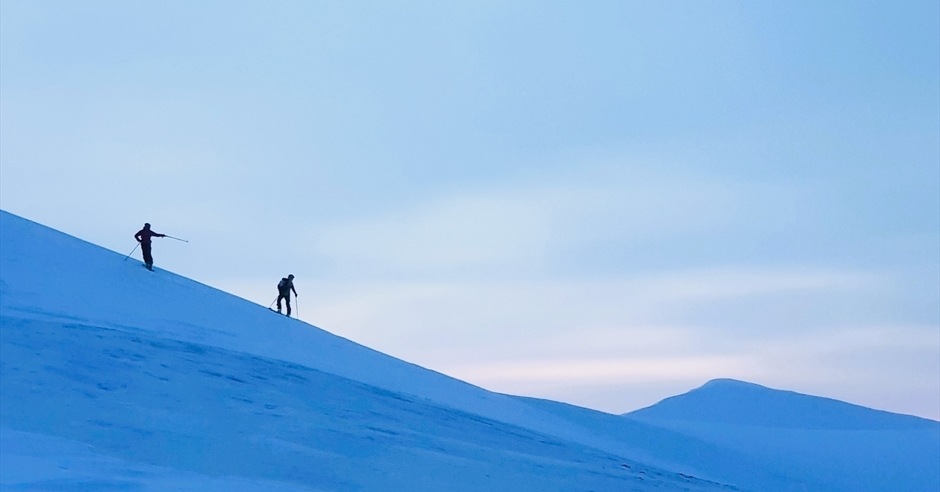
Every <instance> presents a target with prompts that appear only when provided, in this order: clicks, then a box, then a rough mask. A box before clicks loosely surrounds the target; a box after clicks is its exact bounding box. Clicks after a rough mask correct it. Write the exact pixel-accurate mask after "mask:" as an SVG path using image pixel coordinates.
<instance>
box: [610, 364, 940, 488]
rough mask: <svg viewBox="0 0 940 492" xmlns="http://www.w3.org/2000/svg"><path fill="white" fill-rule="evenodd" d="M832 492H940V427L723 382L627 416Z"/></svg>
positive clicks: (834, 402)
mask: <svg viewBox="0 0 940 492" xmlns="http://www.w3.org/2000/svg"><path fill="white" fill-rule="evenodd" d="M626 417H628V418H629V419H630V420H631V423H635V422H643V423H647V424H652V425H656V426H659V427H661V428H663V429H668V430H672V431H675V432H679V433H681V434H683V435H687V436H691V437H696V438H699V439H701V440H703V441H706V442H709V443H712V444H714V445H717V446H721V447H724V448H730V449H734V450H736V451H738V452H740V453H742V454H744V455H746V456H748V457H749V458H750V459H751V460H752V461H753V462H754V463H757V464H758V465H759V466H761V467H763V468H765V469H767V470H770V471H772V472H774V473H776V474H779V475H784V476H794V477H796V476H798V477H801V478H802V479H803V480H806V481H807V482H810V483H813V484H816V486H817V487H820V488H821V489H822V490H828V491H833V492H837V491H846V492H850V491H852V492H862V491H870V492H876V491H884V492H890V491H899V490H904V491H911V492H915V491H924V492H929V491H937V490H940V422H936V421H933V420H927V419H922V418H919V417H914V416H910V415H900V414H895V413H890V412H884V411H880V410H873V409H870V408H865V407H861V406H858V405H852V404H849V403H845V402H842V401H838V400H833V399H830V398H822V397H817V396H809V395H803V394H799V393H794V392H792V391H781V390H775V389H770V388H766V387H764V386H760V385H756V384H752V383H746V382H742V381H735V380H731V379H718V380H714V381H710V382H708V383H707V384H705V385H704V386H702V387H701V388H698V389H695V390H692V391H690V392H688V393H686V394H683V395H679V396H674V397H672V398H667V399H665V400H663V401H661V402H659V403H657V404H656V405H653V406H651V407H648V408H644V409H641V410H637V411H635V412H631V413H629V414H626Z"/></svg>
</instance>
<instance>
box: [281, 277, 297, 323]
mask: <svg viewBox="0 0 940 492" xmlns="http://www.w3.org/2000/svg"><path fill="white" fill-rule="evenodd" d="M291 291H293V292H294V296H296V295H297V289H295V288H294V276H293V275H288V276H287V277H286V278H282V279H281V281H280V282H278V283H277V312H278V314H280V313H281V299H284V301H286V303H287V316H288V317H290V293H291Z"/></svg>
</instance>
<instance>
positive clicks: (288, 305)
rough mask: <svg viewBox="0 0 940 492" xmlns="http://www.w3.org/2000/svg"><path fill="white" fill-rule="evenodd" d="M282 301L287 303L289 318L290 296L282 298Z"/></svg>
mask: <svg viewBox="0 0 940 492" xmlns="http://www.w3.org/2000/svg"><path fill="white" fill-rule="evenodd" d="M284 301H285V302H286V303H287V316H290V294H287V295H286V296H284Z"/></svg>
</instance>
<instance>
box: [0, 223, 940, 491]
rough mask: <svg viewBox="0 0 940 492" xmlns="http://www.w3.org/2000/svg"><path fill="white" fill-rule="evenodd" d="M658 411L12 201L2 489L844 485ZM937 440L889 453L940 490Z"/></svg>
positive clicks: (2, 319) (4, 234)
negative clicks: (476, 356) (372, 343)
mask: <svg viewBox="0 0 940 492" xmlns="http://www.w3.org/2000/svg"><path fill="white" fill-rule="evenodd" d="M156 247H157V248H159V243H157V244H156ZM654 408H655V407H654ZM780 411H785V410H784V409H781V410H780ZM647 417H650V416H649V415H646V416H638V417H636V418H627V417H621V416H616V415H610V414H606V413H602V412H597V411H593V410H589V409H584V408H579V407H574V406H571V405H565V404H561V403H557V402H550V401H544V400H535V399H529V398H520V397H513V396H508V395H501V394H496V393H492V392H489V391H486V390H484V389H481V388H478V387H476V386H473V385H470V384H467V383H465V382H462V381H459V380H456V379H453V378H450V377H447V376H445V375H442V374H439V373H436V372H434V371H430V370H427V369H424V368H421V367H418V366H416V365H413V364H409V363H407V362H404V361H401V360H398V359H395V358H393V357H389V356H387V355H384V354H381V353H379V352H376V351H374V350H371V349H368V348H366V347H363V346H361V345H358V344H355V343H353V342H351V341H349V340H346V339H343V338H341V337H337V336H335V335H332V334H330V333H328V332H326V331H324V330H321V329H319V328H316V327H313V326H311V325H308V324H306V323H303V322H300V321H297V320H293V319H288V318H285V317H283V316H278V315H276V314H274V313H272V312H271V311H269V310H267V309H265V308H264V307H263V306H258V305H257V304H254V303H251V302H249V301H246V300H244V299H240V298H237V297H234V296H232V295H229V294H226V293H224V292H221V291H218V290H216V289H212V288H211V287H208V286H205V285H202V284H199V283H197V282H194V281H192V280H189V279H185V278H182V277H179V276H177V275H174V274H171V273H169V272H166V271H164V270H161V269H159V268H157V269H156V271H155V272H153V273H151V272H148V271H147V270H145V269H144V268H142V266H141V265H140V263H139V262H138V261H136V260H135V259H133V258H132V259H129V260H127V261H124V255H122V254H119V253H115V252H112V251H108V250H105V249H103V248H100V247H98V246H95V245H92V244H89V243H86V242H84V241H81V240H78V239H76V238H73V237H70V236H67V235H65V234H62V233H59V232H57V231H54V230H52V229H49V228H46V227H43V226H41V225H39V224H36V223H33V222H30V221H28V220H25V219H23V218H20V217H17V216H15V215H12V214H9V213H6V212H2V211H0V490H161V491H162V490H220V491H221V490H233V491H240V490H246V491H247V490H252V491H254V490H258V491H300V490H304V491H321V490H322V491H373V490H374V491H463V490H466V491H470V490H473V491H479V490H488V491H489V490H492V491H500V490H506V491H527V490H531V491H556V490H557V491H588V490H594V491H608V490H611V491H613V490H617V491H622V490H636V491H646V490H689V491H717V490H731V489H733V488H735V487H736V488H737V490H754V491H770V492H773V491H778V490H779V491H789V490H808V491H814V490H819V491H823V490H842V489H834V488H832V483H833V482H832V481H824V480H821V479H820V477H819V475H818V474H815V475H814V474H812V473H810V474H807V473H804V471H805V470H803V469H798V468H795V469H794V468H786V467H780V466H776V465H775V464H774V463H771V462H768V456H770V455H769V454H768V453H766V452H763V451H762V450H760V449H758V450H756V451H755V449H751V448H749V447H748V446H745V445H742V443H741V439H743V438H740V439H730V440H728V439H726V440H722V439H721V438H720V436H719V437H715V436H714V435H713V434H709V432H708V431H707V429H706V430H703V427H701V426H692V428H691V429H686V428H683V425H685V424H683V422H685V421H680V420H676V419H674V418H672V417H675V416H674V415H671V416H670V418H669V419H658V420H657V419H655V418H647ZM654 417H655V416H654ZM835 417H836V418H838V414H837V415H836V416H835ZM664 422H665V423H664ZM927 422H930V421H927ZM697 424H702V423H700V422H699V423H697ZM934 424H935V423H934ZM703 425H704V424H703ZM715 425H734V424H733V423H732V424H727V423H721V424H715ZM915 427H916V426H915ZM891 432H893V431H891ZM898 432H911V433H913V434H916V435H918V436H920V435H921V433H926V434H925V435H927V436H928V438H932V436H934V434H931V432H935V428H927V429H926V430H924V429H921V428H919V427H917V428H910V429H908V428H905V429H903V430H900V431H898ZM729 435H732V434H729ZM792 435H793V434H787V436H792ZM879 436H880V434H879V435H874V436H873V437H872V439H873V440H875V441H877V440H878V439H879V438H880V437H879ZM781 439H783V438H782V437H781ZM893 442H894V444H895V445H897V444H898V443H900V445H901V446H902V447H903V446H907V444H908V442H907V441H893ZM775 449H776V448H775ZM780 449H784V448H780ZM792 449H796V450H800V449H802V448H799V447H795V448H792ZM924 449H925V448H922V447H917V446H912V447H910V446H909V447H905V448H904V449H903V451H904V452H907V453H908V454H909V456H910V460H909V461H907V462H902V463H900V464H898V465H897V466H895V464H890V466H887V465H885V464H884V463H876V464H870V466H871V467H873V468H875V469H884V470H886V471H888V472H890V473H892V474H894V475H892V477H894V478H892V480H895V482H894V483H895V485H899V488H896V489H894V490H910V491H917V490H937V488H936V487H933V485H934V484H935V482H934V481H930V480H932V478H929V477H928V479H925V480H924V481H917V480H921V479H920V478H918V477H920V476H921V475H917V474H916V473H914V471H916V470H914V467H919V466H921V465H920V463H921V462H922V460H921V459H920V458H919V457H918V456H915V455H917V454H918V453H921V452H922V451H923V450H924ZM930 449H934V450H935V448H930ZM928 451H930V450H929V449H928ZM898 456H902V454H898ZM927 456H928V458H931V457H932V456H933V455H929V454H928V455H927ZM814 459H816V458H814ZM820 460H821V459H817V461H820ZM822 461H824V460H822ZM905 463H906V464H907V465H909V466H908V467H907V468H905V467H904V465H905ZM934 463H935V464H936V463H937V462H936V461H935V462H934ZM815 465H818V468H819V469H822V470H828V471H830V472H832V471H835V472H839V471H840V470H842V469H840V468H832V467H829V468H827V466H828V465H827V464H826V463H825V462H821V463H815V464H814V466H815ZM886 466H887V468H886ZM814 470H815V469H814ZM927 486H931V487H933V489H927V488H924V487H927ZM855 490H860V491H865V490H884V489H878V488H864V487H862V488H858V489H855Z"/></svg>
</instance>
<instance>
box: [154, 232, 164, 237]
mask: <svg viewBox="0 0 940 492" xmlns="http://www.w3.org/2000/svg"><path fill="white" fill-rule="evenodd" d="M153 235H154V236H156V237H166V234H160V233H159V232H154V233H153Z"/></svg>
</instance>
